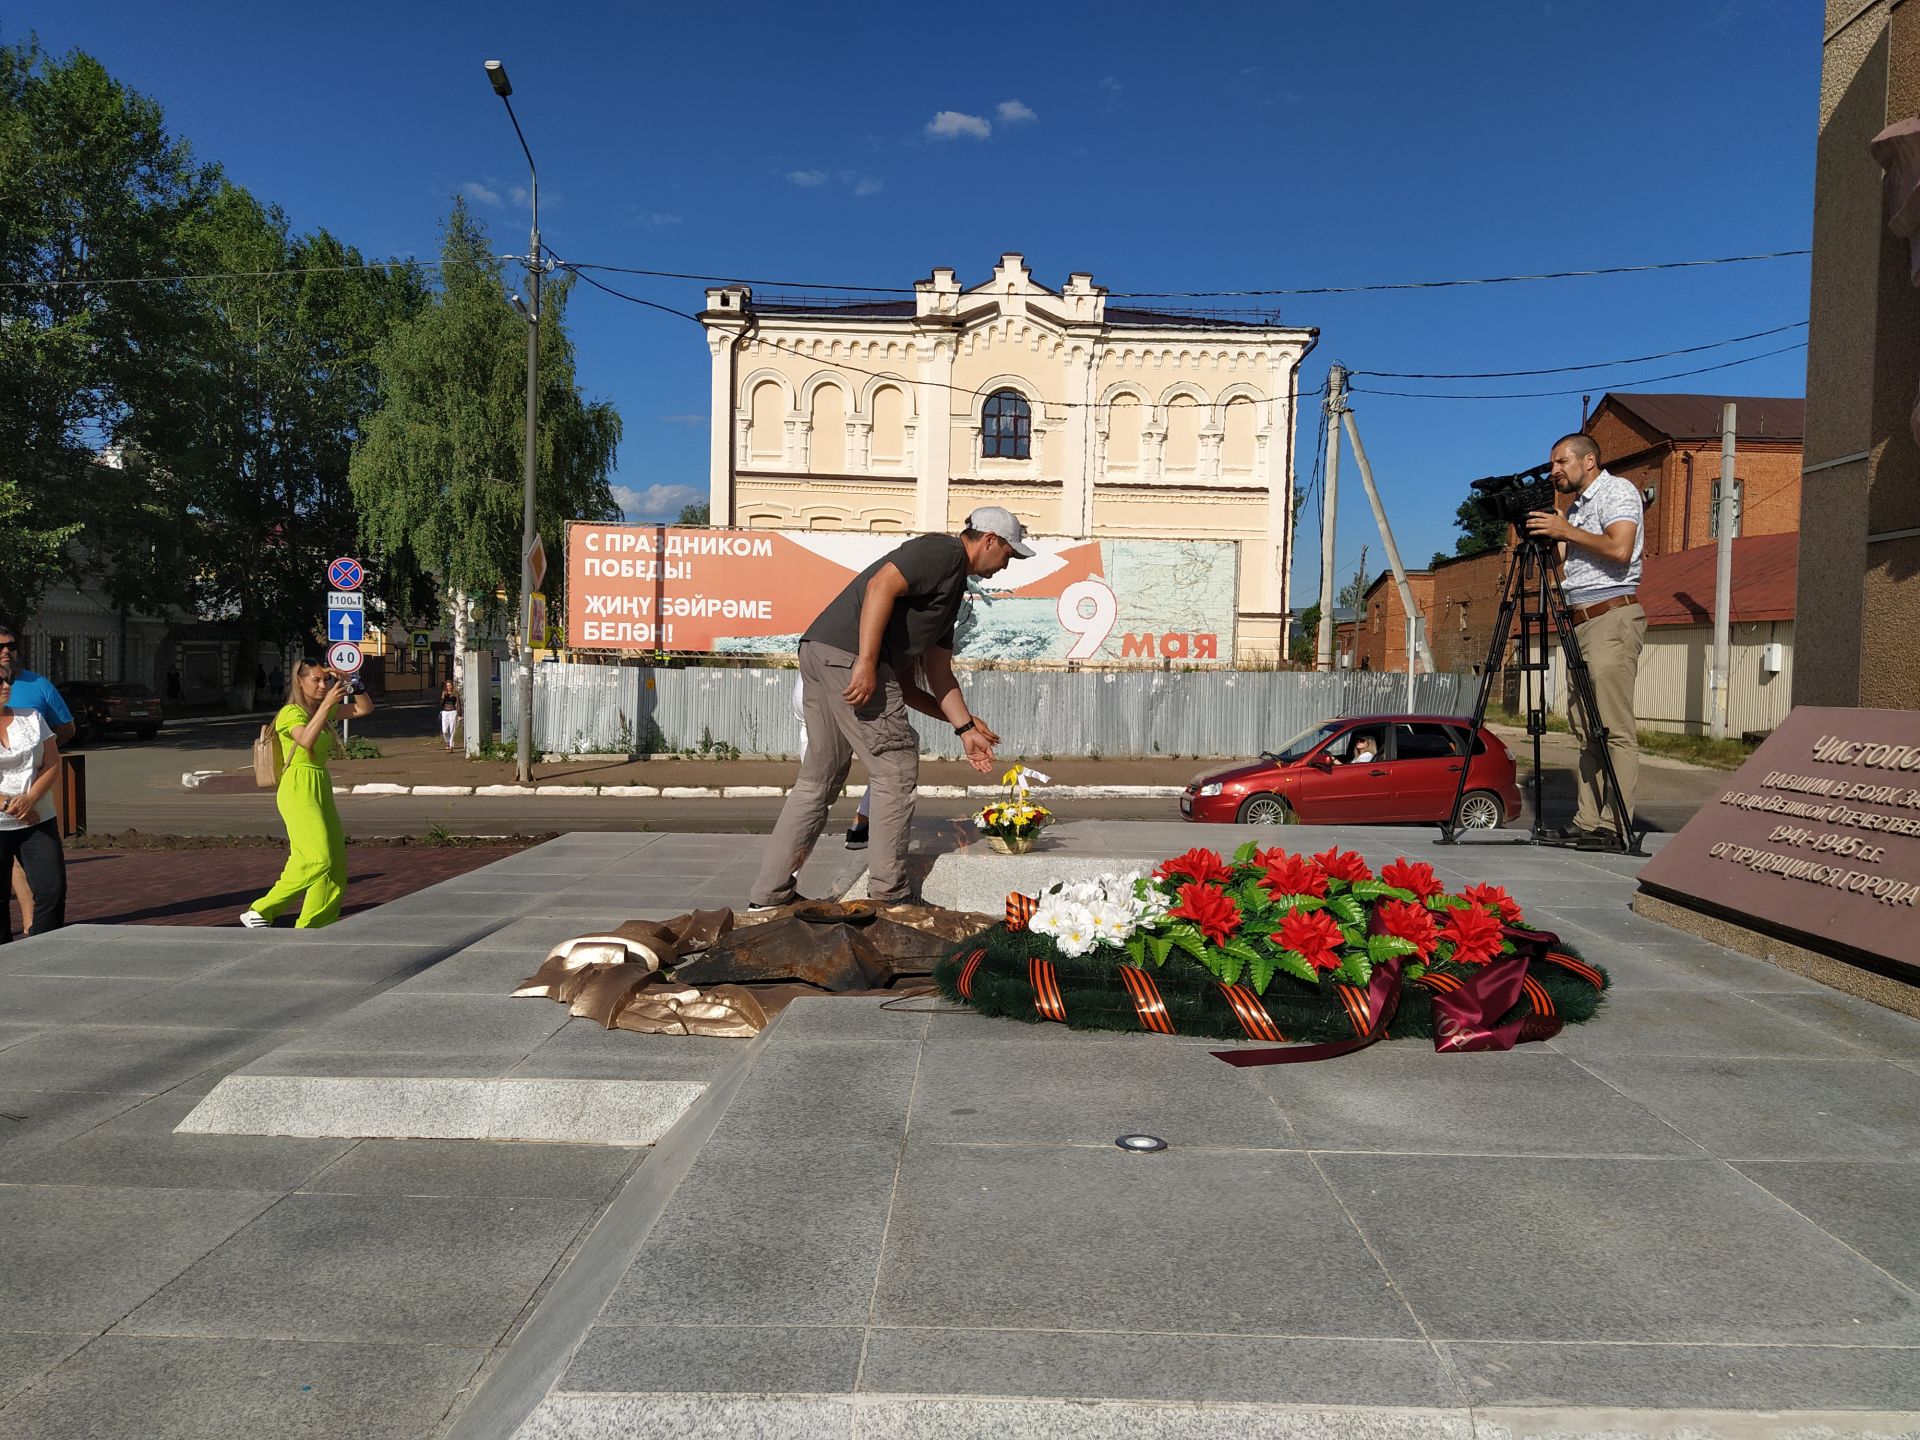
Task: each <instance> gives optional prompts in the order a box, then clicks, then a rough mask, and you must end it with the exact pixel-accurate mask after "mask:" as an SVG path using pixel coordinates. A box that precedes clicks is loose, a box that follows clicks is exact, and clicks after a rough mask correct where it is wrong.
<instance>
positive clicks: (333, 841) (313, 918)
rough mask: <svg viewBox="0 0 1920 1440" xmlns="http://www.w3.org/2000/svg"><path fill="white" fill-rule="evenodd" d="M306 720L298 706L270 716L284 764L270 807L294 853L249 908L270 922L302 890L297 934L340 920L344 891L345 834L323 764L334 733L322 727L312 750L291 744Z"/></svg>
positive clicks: (329, 779) (344, 896)
mask: <svg viewBox="0 0 1920 1440" xmlns="http://www.w3.org/2000/svg"><path fill="white" fill-rule="evenodd" d="M307 719H308V712H307V711H306V710H303V709H301V707H300V706H298V705H288V706H285V707H284V708H282V710H281V711H280V713H279V714H278V715H276V716H274V718H273V730H274V735H275V737H276V738H277V739H278V740H279V742H280V754H281V757H282V759H283V760H284V761H285V768H284V769H283V770H282V771H281V772H280V786H279V789H277V790H276V791H275V792H274V804H275V805H276V806H278V807H279V810H280V819H281V821H282V822H283V823H284V824H285V825H286V827H287V843H288V844H289V846H291V848H292V852H293V853H292V854H290V855H289V856H288V857H287V868H286V869H284V870H282V871H281V872H280V878H279V880H277V881H275V882H274V886H273V888H272V889H271V890H269V891H268V892H267V893H266V894H264V895H262V896H261V897H260V898H259V899H258V900H256V901H254V902H253V908H254V909H255V910H257V911H259V912H260V913H261V914H262V915H264V916H266V917H267V919H268V920H269V921H271V920H272V919H273V918H274V917H275V916H276V915H278V914H279V913H280V911H281V910H282V909H283V908H284V907H285V906H286V905H287V903H288V902H289V901H291V900H292V899H293V897H294V896H296V895H298V894H299V893H300V892H301V891H302V890H304V891H306V892H307V898H306V901H305V903H304V904H302V905H301V907H300V918H299V919H298V920H296V921H294V928H295V929H297V930H312V929H315V928H317V927H319V926H321V925H331V924H332V923H333V922H334V921H336V920H338V919H339V918H340V902H341V901H342V900H344V899H345V898H346V893H347V834H346V831H345V830H343V829H342V828H341V826H340V811H339V810H338V809H337V808H335V806H334V803H333V778H332V777H331V776H330V775H328V774H327V761H328V759H329V758H330V757H331V756H332V755H333V731H332V729H331V728H327V729H323V730H322V731H321V732H320V733H319V734H318V735H316V736H315V737H314V740H313V749H312V750H305V749H302V748H301V747H300V746H299V745H296V744H295V743H294V740H293V732H294V731H295V730H297V729H299V728H300V727H301V726H302V725H304V724H306V723H307Z"/></svg>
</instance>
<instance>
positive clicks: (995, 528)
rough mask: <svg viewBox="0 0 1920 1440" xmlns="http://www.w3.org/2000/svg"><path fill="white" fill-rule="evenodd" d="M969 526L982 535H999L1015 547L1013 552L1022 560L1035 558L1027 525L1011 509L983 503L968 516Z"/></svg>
mask: <svg viewBox="0 0 1920 1440" xmlns="http://www.w3.org/2000/svg"><path fill="white" fill-rule="evenodd" d="M967 528H968V529H969V530H978V531H979V532H980V533H981V534H982V535H998V536H999V537H1000V538H1001V539H1002V540H1004V541H1006V542H1007V544H1009V545H1011V546H1012V547H1013V553H1014V554H1016V555H1018V556H1019V557H1020V558H1021V559H1022V560H1031V559H1032V558H1033V547H1032V546H1031V545H1029V544H1027V527H1026V526H1024V525H1022V524H1021V523H1020V521H1019V520H1018V519H1017V518H1016V517H1015V515H1014V513H1013V512H1012V511H1011V510H1006V509H1002V508H1001V507H1000V506H998V505H982V506H981V507H980V508H979V509H978V510H976V511H974V512H973V513H972V514H971V515H969V516H967Z"/></svg>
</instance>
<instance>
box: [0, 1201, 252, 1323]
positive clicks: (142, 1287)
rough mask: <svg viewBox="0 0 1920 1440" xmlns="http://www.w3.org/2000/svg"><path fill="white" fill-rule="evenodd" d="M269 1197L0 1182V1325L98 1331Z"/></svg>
mask: <svg viewBox="0 0 1920 1440" xmlns="http://www.w3.org/2000/svg"><path fill="white" fill-rule="evenodd" d="M275 1198H276V1197H275V1196H273V1195H271V1194H263V1193H260V1192H258V1191H231V1190H149V1189H140V1188H130V1187H114V1188H108V1187H101V1186H85V1185H11V1184H9V1185H0V1331H19V1330H64V1331H78V1330H86V1331H91V1332H96V1333H97V1332H99V1331H101V1330H104V1329H106V1328H107V1327H108V1326H109V1325H112V1324H115V1323H116V1322H117V1321H119V1320H120V1318H121V1317H122V1316H124V1315H125V1314H126V1313H127V1312H128V1311H130V1310H132V1309H133V1308H134V1307H135V1306H137V1305H139V1304H140V1303H141V1302H143V1301H144V1300H146V1299H147V1298H148V1297H149V1296H150V1295H152V1294H153V1293H154V1292H155V1291H156V1290H158V1289H159V1288H160V1287H161V1286H163V1285H165V1284H166V1283H168V1282H169V1281H171V1280H172V1279H173V1278H174V1277H175V1276H177V1275H179V1274H180V1273H181V1272H182V1271H183V1270H185V1269H187V1268H188V1267H189V1266H190V1265H192V1264H193V1263H194V1262H196V1261H197V1260H199V1259H200V1258H201V1257H202V1256H204V1255H206V1254H207V1253H208V1252H209V1251H211V1250H213V1249H214V1248H215V1247H216V1246H218V1245H219V1244H220V1243H221V1242H222V1241H224V1240H226V1239H227V1237H228V1236H230V1235H232V1234H233V1233H234V1232H236V1231H237V1230H239V1229H240V1228H241V1227H242V1226H244V1225H245V1224H246V1223H247V1222H248V1221H250V1220H252V1219H253V1218H254V1217H255V1216H256V1215H258V1214H260V1213H261V1212H262V1211H264V1210H265V1209H266V1208H267V1207H268V1206H269V1205H271V1204H272V1203H273V1201H274V1199H275Z"/></svg>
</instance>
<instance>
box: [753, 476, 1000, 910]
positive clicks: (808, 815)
mask: <svg viewBox="0 0 1920 1440" xmlns="http://www.w3.org/2000/svg"><path fill="white" fill-rule="evenodd" d="M1026 534H1027V532H1026V527H1025V526H1023V525H1021V523H1020V522H1019V521H1018V520H1017V519H1015V518H1014V516H1013V514H1012V512H1010V511H1007V510H1003V509H1001V508H1000V507H999V506H998V505H986V506H982V507H981V508H980V509H978V510H975V511H974V512H973V514H971V515H970V516H968V517H967V525H966V528H965V529H964V530H962V531H961V532H960V534H959V535H957V536H955V535H918V536H915V537H914V538H913V539H911V540H909V541H907V543H906V544H904V545H902V546H900V547H899V548H898V549H896V550H892V551H890V552H888V553H887V554H886V555H883V556H881V558H880V559H878V560H876V561H874V562H873V564H871V565H869V566H868V567H867V568H866V569H865V570H862V571H861V572H860V573H859V574H858V575H856V576H855V577H854V578H853V580H852V581H851V582H850V583H849V584H848V585H847V588H846V589H844V590H842V591H841V592H840V594H839V595H838V596H836V597H835V598H834V599H833V601H832V602H831V603H830V604H829V605H828V606H827V608H826V609H825V610H822V611H821V612H820V615H819V617H818V618H817V619H815V620H814V622H813V624H812V625H810V626H808V627H807V630H806V633H805V634H804V635H802V636H801V637H800V679H801V686H802V691H801V708H802V710H803V712H804V719H805V721H806V726H807V735H808V740H809V742H810V743H809V746H808V749H807V755H806V758H805V759H804V760H802V761H801V762H800V776H799V779H798V780H796V781H795V782H794V786H793V789H791V790H790V791H788V792H787V800H786V804H784V805H783V806H781V809H780V819H779V821H778V823H777V824H775V826H774V829H773V835H772V837H771V838H770V839H769V840H768V841H767V848H766V858H765V860H764V861H763V862H762V864H761V866H760V874H759V876H758V877H757V878H756V879H755V880H754V882H753V891H752V894H751V896H750V901H751V903H752V904H753V905H754V906H756V907H764V906H769V905H785V904H790V903H791V902H792V901H794V900H795V899H796V898H798V892H797V889H796V887H797V886H798V884H799V872H800V867H801V865H802V864H804V863H805V861H806V858H807V856H808V855H809V854H811V853H812V851H813V846H814V842H815V841H816V840H818V839H819V838H820V832H821V830H822V829H824V828H825V826H826V823H827V811H828V809H829V808H830V807H831V806H832V805H833V802H834V801H835V800H836V799H838V798H839V795H840V791H841V788H842V787H843V786H844V785H845V784H846V781H847V771H848V770H849V769H850V768H851V767H852V765H853V757H854V756H855V755H856V754H857V755H858V756H859V757H860V763H861V764H862V765H864V766H865V767H866V771H867V792H868V794H869V795H871V796H872V798H873V804H872V807H871V812H870V813H871V816H872V829H873V863H872V865H871V867H870V870H869V876H868V894H869V895H870V897H871V898H872V899H874V900H876V901H878V902H880V903H881V904H896V903H898V902H900V901H903V900H907V899H910V898H911V896H912V891H911V887H910V885H909V882H908V878H907V847H908V844H909V842H910V841H911V839H912V835H911V829H912V824H913V802H914V789H915V786H916V785H917V784H918V782H919V779H920V737H919V736H918V735H917V734H915V733H914V729H913V726H912V724H911V723H909V721H908V720H907V710H908V708H909V707H911V708H913V709H915V710H919V711H921V712H922V713H924V714H929V715H937V716H940V717H941V718H942V719H944V720H946V721H947V722H948V723H949V724H951V725H952V726H953V731H954V734H956V735H958V736H959V737H960V743H961V745H962V746H963V747H964V748H965V750H966V755H967V760H968V763H970V764H971V765H972V766H973V768H974V769H976V770H978V771H979V772H980V773H981V774H983V775H984V774H989V773H991V772H992V770H993V747H994V746H995V745H997V744H998V743H999V742H1000V737H999V736H998V735H996V734H994V733H993V731H991V730H990V729H988V728H987V727H986V726H985V725H983V724H981V723H980V721H979V720H978V719H976V718H975V717H974V715H973V713H972V712H971V711H970V710H968V708H967V702H966V697H965V696H963V695H962V694H961V693H960V682H959V681H958V680H957V679H955V678H954V674H953V645H954V636H953V627H954V622H955V620H956V619H957V618H958V616H959V613H960V604H961V602H962V601H963V600H964V599H965V598H966V594H967V578H968V577H969V576H972V575H978V576H982V577H985V576H988V575H997V574H999V573H1000V572H1001V571H1002V570H1004V569H1006V567H1007V565H1008V564H1009V563H1010V562H1011V561H1012V560H1013V559H1014V557H1015V556H1019V557H1021V558H1025V557H1027V556H1030V555H1032V554H1033V551H1032V550H1031V549H1029V548H1028V547H1027V544H1026ZM916 667H917V668H919V669H920V670H921V671H922V672H923V673H924V675H925V678H926V682H927V685H926V688H925V689H922V688H921V687H920V686H919V685H918V684H917V683H915V680H914V671H915V669H916Z"/></svg>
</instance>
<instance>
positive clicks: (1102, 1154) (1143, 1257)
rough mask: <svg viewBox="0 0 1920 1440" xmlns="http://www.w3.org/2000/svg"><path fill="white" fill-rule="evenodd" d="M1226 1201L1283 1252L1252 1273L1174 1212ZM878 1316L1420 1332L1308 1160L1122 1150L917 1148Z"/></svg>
mask: <svg viewBox="0 0 1920 1440" xmlns="http://www.w3.org/2000/svg"><path fill="white" fill-rule="evenodd" d="M1223 1068H1224V1067H1223ZM961 1196H964V1197H966V1203H964V1204H957V1203H956V1198H957V1197H961ZM1226 1196H1232V1197H1233V1199H1232V1201H1231V1202H1225V1201H1224V1197H1226ZM1228 1206H1230V1208H1229V1209H1227V1213H1230V1214H1231V1217H1232V1219H1231V1228H1232V1230H1233V1232H1235V1233H1237V1234H1241V1235H1245V1236H1247V1237H1253V1236H1259V1237H1263V1239H1264V1240H1268V1241H1272V1242H1273V1243H1263V1244H1261V1245H1260V1259H1259V1263H1257V1264H1250V1263H1248V1260H1249V1256H1248V1255H1247V1253H1246V1251H1245V1250H1244V1249H1243V1247H1242V1246H1240V1245H1237V1244H1223V1243H1222V1236H1221V1235H1220V1234H1219V1233H1218V1232H1217V1230H1216V1229H1215V1226H1214V1225H1213V1224H1211V1223H1205V1222H1202V1223H1192V1224H1187V1223H1181V1221H1180V1218H1179V1217H1183V1216H1192V1217H1195V1218H1196V1220H1197V1219H1198V1218H1199V1217H1203V1216H1207V1217H1211V1216H1215V1215H1220V1214H1221V1213H1222V1211H1223V1208H1227V1207H1228ZM1281 1237H1284V1239H1282V1238H1281ZM873 1318H874V1322H875V1323H876V1324H880V1325H950V1326H961V1327H966V1328H973V1329H1043V1330H1118V1331H1156V1332H1161V1331H1164V1332H1175V1333H1178V1332H1189V1333H1191V1332H1205V1333H1210V1334H1287V1335H1367V1336H1375V1337H1391V1338H1401V1339H1405V1338H1412V1337H1415V1336H1417V1335H1418V1333H1419V1331H1418V1329H1417V1327H1416V1326H1415V1324H1414V1320H1413V1317H1412V1315H1410V1314H1409V1313H1408V1311H1407V1308H1406V1306H1405V1305H1404V1304H1403V1303H1402V1302H1401V1300H1400V1299H1399V1297H1398V1296H1397V1295H1396V1294H1395V1293H1394V1290H1393V1287H1392V1285H1391V1284H1390V1283H1389V1281H1388V1279H1387V1276H1386V1274H1385V1273H1384V1272H1383V1271H1382V1270H1381V1268H1380V1266H1379V1264H1378V1263H1377V1262H1376V1261H1375V1260H1374V1258H1373V1256H1372V1255H1371V1254H1369V1253H1368V1250H1367V1246H1366V1244H1365V1243H1364V1242H1363V1241H1362V1240H1361V1238H1360V1236H1359V1234H1358V1233H1356V1232H1355V1230H1354V1228H1353V1226H1352V1225H1350V1224H1348V1223H1347V1222H1346V1221H1345V1219H1344V1218H1343V1217H1342V1216H1341V1215H1340V1212H1339V1207H1338V1206H1337V1205H1336V1204H1335V1202H1334V1199H1333V1196H1332V1195H1331V1193H1330V1192H1329V1191H1328V1189H1327V1185H1326V1182H1325V1181H1324V1180H1323V1179H1322V1178H1321V1176H1320V1174H1319V1172H1318V1170H1317V1169H1316V1168H1315V1164H1314V1161H1313V1160H1312V1159H1310V1158H1309V1157H1307V1156H1305V1155H1301V1154H1292V1153H1287V1152H1284V1151H1274V1150H1193V1149H1177V1150H1168V1151H1164V1152H1161V1153H1159V1154H1149V1155H1140V1154H1129V1153H1127V1152H1125V1151H1122V1150H1118V1149H1116V1148H1114V1147H1113V1146H1112V1145H1111V1144H1108V1145H1106V1146H1104V1147H1101V1148H1097V1149H1096V1148H1093V1147H1062V1146H1038V1145H997V1146H974V1145H936V1144H921V1143H915V1142H914V1141H912V1140H910V1141H909V1143H908V1145H907V1147H906V1150H905V1153H904V1155H903V1157H902V1159H901V1164H900V1179H899V1184H898V1190H897V1194H896V1196H895V1199H894V1204H893V1214H892V1218H891V1220H890V1221H889V1223H888V1227H887V1246H886V1254H885V1257H884V1260H883V1263H882V1265H881V1269H880V1281H879V1286H878V1288H877V1290H876V1291H875V1292H874V1303H873Z"/></svg>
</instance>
